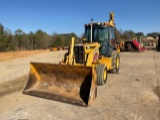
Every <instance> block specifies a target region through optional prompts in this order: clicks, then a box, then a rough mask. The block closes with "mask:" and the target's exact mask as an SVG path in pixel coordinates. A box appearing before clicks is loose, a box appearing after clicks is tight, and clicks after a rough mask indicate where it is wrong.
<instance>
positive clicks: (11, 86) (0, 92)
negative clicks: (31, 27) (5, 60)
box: [0, 75, 27, 97]
mask: <svg viewBox="0 0 160 120" xmlns="http://www.w3.org/2000/svg"><path fill="white" fill-rule="evenodd" d="M26 80H27V75H25V76H22V77H20V78H17V79H15V80H11V81H5V82H2V83H1V84H0V97H3V96H5V95H8V94H12V93H14V92H17V91H20V90H22V89H23V87H24V85H25V82H26Z"/></svg>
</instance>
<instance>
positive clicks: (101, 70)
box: [23, 12, 120, 106]
mask: <svg viewBox="0 0 160 120" xmlns="http://www.w3.org/2000/svg"><path fill="white" fill-rule="evenodd" d="M114 31H115V24H114V13H113V12H110V19H109V22H96V23H94V22H93V20H91V22H90V23H88V24H85V33H84V38H83V42H82V43H81V44H74V38H72V40H71V44H70V46H69V49H68V52H67V53H66V54H65V55H64V58H63V60H62V61H61V62H60V64H49V63H34V62H31V63H30V73H29V78H28V80H27V82H26V84H25V87H24V90H23V93H24V94H28V95H32V96H38V97H42V98H46V99H51V100H55V101H60V102H65V103H70V104H75V105H80V106H89V105H90V104H91V103H92V102H93V100H94V99H95V98H96V96H97V85H104V84H105V83H106V81H107V74H108V72H114V73H118V71H119V66H120V56H119V53H118V51H119V49H118V48H117V50H113V48H114V44H115V41H116V40H115V36H114Z"/></svg>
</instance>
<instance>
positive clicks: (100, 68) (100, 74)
mask: <svg viewBox="0 0 160 120" xmlns="http://www.w3.org/2000/svg"><path fill="white" fill-rule="evenodd" d="M96 73H97V85H104V84H105V83H106V81H107V74H108V73H107V67H106V65H105V64H98V65H97V66H96ZM104 74H106V76H104ZM104 77H105V78H104Z"/></svg>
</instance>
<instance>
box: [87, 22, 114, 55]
mask: <svg viewBox="0 0 160 120" xmlns="http://www.w3.org/2000/svg"><path fill="white" fill-rule="evenodd" d="M114 29H115V28H114V27H112V26H109V25H106V22H104V23H103V22H102V23H92V42H98V43H99V44H100V49H99V52H100V54H101V55H104V56H111V55H112V51H113V44H112V43H113V42H115V35H114ZM84 38H85V41H84V42H85V43H86V42H87V43H88V42H91V24H86V25H85V33H84Z"/></svg>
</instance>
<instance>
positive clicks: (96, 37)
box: [84, 26, 109, 42]
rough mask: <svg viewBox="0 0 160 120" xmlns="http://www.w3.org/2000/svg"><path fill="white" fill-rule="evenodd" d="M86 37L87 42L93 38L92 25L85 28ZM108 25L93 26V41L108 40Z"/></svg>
mask: <svg viewBox="0 0 160 120" xmlns="http://www.w3.org/2000/svg"><path fill="white" fill-rule="evenodd" d="M84 37H85V38H86V39H87V42H90V40H91V27H86V28H85V34H84ZM108 37H109V36H108V27H102V26H100V27H99V26H96V27H95V26H93V28H92V42H102V41H107V40H108Z"/></svg>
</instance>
